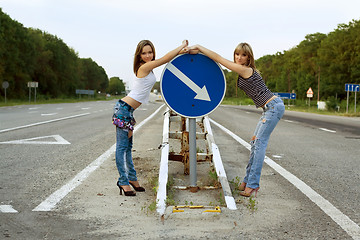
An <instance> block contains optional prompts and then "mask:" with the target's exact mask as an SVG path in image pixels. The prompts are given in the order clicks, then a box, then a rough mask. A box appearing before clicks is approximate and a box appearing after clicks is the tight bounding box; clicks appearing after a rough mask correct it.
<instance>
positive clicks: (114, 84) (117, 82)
mask: <svg viewBox="0 0 360 240" xmlns="http://www.w3.org/2000/svg"><path fill="white" fill-rule="evenodd" d="M124 91H125V85H124V82H123V80H122V79H120V78H119V77H112V78H110V81H109V86H108V88H107V92H108V93H110V94H113V95H117V94H121V93H123V92H124Z"/></svg>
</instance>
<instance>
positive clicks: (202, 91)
mask: <svg viewBox="0 0 360 240" xmlns="http://www.w3.org/2000/svg"><path fill="white" fill-rule="evenodd" d="M166 69H168V70H169V71H170V72H172V74H174V75H175V76H176V77H177V78H179V79H180V80H181V81H182V82H183V83H185V84H186V86H188V87H189V88H190V89H191V90H193V91H194V92H195V93H196V96H195V97H194V99H199V100H204V101H211V99H210V97H209V94H208V91H207V90H206V86H205V85H204V86H203V88H200V87H199V86H198V85H196V84H195V83H194V82H193V81H192V80H191V79H190V78H188V77H187V76H186V75H185V74H184V73H182V72H181V71H180V70H179V69H177V68H176V67H175V66H174V65H173V64H172V63H168V64H167V65H166Z"/></svg>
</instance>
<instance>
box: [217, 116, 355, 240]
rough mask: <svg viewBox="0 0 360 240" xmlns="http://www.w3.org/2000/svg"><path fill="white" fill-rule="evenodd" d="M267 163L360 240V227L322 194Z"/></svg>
mask: <svg viewBox="0 0 360 240" xmlns="http://www.w3.org/2000/svg"><path fill="white" fill-rule="evenodd" d="M210 121H211V122H212V123H214V124H215V125H216V126H218V127H219V128H220V129H222V130H223V131H224V132H226V133H227V134H229V135H230V136H231V137H233V138H234V139H235V140H236V141H237V142H239V143H240V144H241V145H243V146H244V147H246V148H247V149H248V150H251V145H250V144H249V143H247V142H246V141H244V140H243V139H241V138H240V137H238V136H237V135H235V134H234V133H233V132H231V131H230V130H228V129H227V128H225V127H223V126H222V125H220V124H219V123H217V122H215V121H214V120H212V119H210ZM264 161H265V163H266V164H267V165H269V166H270V167H271V168H273V169H274V170H275V171H277V172H278V173H279V174H280V175H282V176H283V177H284V178H285V179H286V180H288V181H289V182H290V183H291V184H293V185H294V186H295V187H296V188H298V189H299V190H300V191H301V192H303V193H304V194H305V196H307V197H308V198H309V199H310V200H311V201H313V202H314V203H315V204H316V205H318V207H320V209H321V210H323V211H324V212H325V213H326V214H327V215H328V216H329V217H331V218H332V219H333V220H334V221H335V222H336V223H337V224H338V225H339V226H340V227H341V228H342V229H344V230H345V231H346V232H347V233H348V234H349V235H350V236H351V237H352V238H353V239H357V240H358V239H360V227H359V226H358V225H357V224H356V223H355V222H354V221H352V220H351V219H350V218H349V217H348V216H346V215H345V214H343V213H342V212H341V211H340V210H339V209H337V208H336V207H334V206H333V205H332V204H331V203H330V202H329V201H328V200H326V199H325V198H323V197H322V196H321V195H320V194H318V193H317V192H316V191H314V190H313V189H312V188H311V187H309V186H308V185H306V183H304V182H303V181H302V180H300V179H299V178H297V177H296V176H295V175H293V174H292V173H290V172H289V171H287V170H286V169H284V168H283V167H281V166H280V165H279V164H277V163H275V162H274V161H273V160H272V159H270V158H269V157H265V160H264Z"/></svg>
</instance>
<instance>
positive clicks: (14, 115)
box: [0, 101, 162, 212]
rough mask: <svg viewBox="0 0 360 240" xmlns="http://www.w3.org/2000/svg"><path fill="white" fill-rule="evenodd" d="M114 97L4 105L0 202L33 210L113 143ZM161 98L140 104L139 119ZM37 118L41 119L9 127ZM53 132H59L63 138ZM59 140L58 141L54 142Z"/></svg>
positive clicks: (2, 111) (19, 209)
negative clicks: (71, 101)
mask: <svg viewBox="0 0 360 240" xmlns="http://www.w3.org/2000/svg"><path fill="white" fill-rule="evenodd" d="M114 103H115V101H99V102H82V103H74V104H46V105H35V106H18V107H6V108H2V109H0V112H1V113H0V114H1V115H0V116H1V129H0V130H2V131H4V130H5V132H2V133H0V142H1V143H0V152H1V155H0V176H1V177H0V178H1V189H0V193H1V194H0V202H1V204H2V205H12V206H13V208H14V209H15V210H16V211H19V212H22V211H31V210H32V209H34V208H35V207H36V206H37V205H38V204H39V203H40V202H42V201H43V200H45V198H46V197H47V196H48V195H50V194H51V193H52V192H54V191H55V190H57V189H58V188H59V187H60V186H62V185H64V184H65V183H66V182H67V181H69V180H70V179H71V178H73V177H74V175H75V174H77V173H78V172H80V171H81V170H82V169H84V168H85V167H86V166H87V165H88V164H90V163H91V162H92V161H94V160H95V159H96V158H97V157H99V156H100V155H101V154H103V153H104V152H105V151H106V150H108V149H109V148H110V147H111V146H112V145H113V144H114V143H115V129H114V126H113V125H112V123H111V116H112V112H113V106H114ZM160 104H162V103H154V104H149V105H145V106H142V107H140V108H139V109H138V110H137V111H136V114H135V117H136V119H137V121H139V122H140V121H142V120H143V119H144V118H145V117H146V116H147V115H149V113H151V112H153V111H154V110H155V109H156V108H157V107H159V106H160ZM35 108H36V112H34V109H35ZM49 113H53V114H49ZM84 113H85V114H84ZM59 119H60V120H59ZM54 120H56V121H54ZM36 123H41V124H40V125H35V126H30V127H24V128H18V129H15V130H11V129H12V128H15V127H22V126H26V125H29V124H36ZM8 129H10V131H7V130H8ZM54 136H60V140H59V139H56V137H54ZM32 138H39V139H35V140H31V139H32ZM28 139H30V140H28ZM14 141H18V142H14ZM58 141H59V144H54V143H57V142H58ZM68 143H70V144H68Z"/></svg>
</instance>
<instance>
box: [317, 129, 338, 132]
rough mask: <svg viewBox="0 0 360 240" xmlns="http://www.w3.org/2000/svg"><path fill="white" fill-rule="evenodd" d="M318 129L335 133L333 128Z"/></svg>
mask: <svg viewBox="0 0 360 240" xmlns="http://www.w3.org/2000/svg"><path fill="white" fill-rule="evenodd" d="M319 129H320V130H323V131H325V132H331V133H336V131H335V130H330V129H327V128H319Z"/></svg>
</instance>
